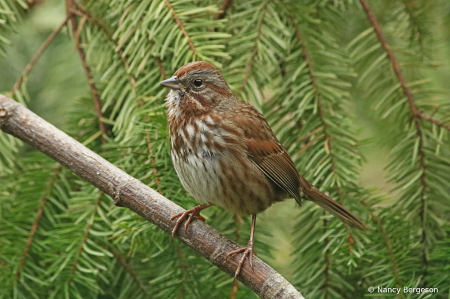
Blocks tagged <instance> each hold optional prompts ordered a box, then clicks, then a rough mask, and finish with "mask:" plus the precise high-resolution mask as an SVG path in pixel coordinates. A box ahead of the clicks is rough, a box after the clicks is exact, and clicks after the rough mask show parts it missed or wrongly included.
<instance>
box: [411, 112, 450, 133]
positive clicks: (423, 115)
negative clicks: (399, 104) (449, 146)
mask: <svg viewBox="0 0 450 299" xmlns="http://www.w3.org/2000/svg"><path fill="white" fill-rule="evenodd" d="M418 116H419V117H420V118H422V119H425V120H427V121H429V122H431V123H433V124H435V125H438V126H439V127H442V128H444V129H447V130H449V131H450V125H448V124H446V123H443V122H440V121H439V120H437V119H435V118H432V117H431V116H428V115H426V114H424V113H423V112H421V111H419V114H418Z"/></svg>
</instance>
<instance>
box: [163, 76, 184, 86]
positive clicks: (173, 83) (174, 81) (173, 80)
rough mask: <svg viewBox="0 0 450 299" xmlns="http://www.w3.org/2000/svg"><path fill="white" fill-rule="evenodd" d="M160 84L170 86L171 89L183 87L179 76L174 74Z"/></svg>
mask: <svg viewBox="0 0 450 299" xmlns="http://www.w3.org/2000/svg"><path fill="white" fill-rule="evenodd" d="M159 85H162V86H165V87H169V88H171V89H180V88H181V84H180V81H178V77H177V76H173V77H172V78H170V79H167V80H164V81H161V82H159Z"/></svg>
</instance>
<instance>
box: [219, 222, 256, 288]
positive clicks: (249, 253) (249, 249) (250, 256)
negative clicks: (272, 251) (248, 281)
mask: <svg viewBox="0 0 450 299" xmlns="http://www.w3.org/2000/svg"><path fill="white" fill-rule="evenodd" d="M255 224H256V215H253V216H252V228H251V230H250V240H248V244H247V247H245V248H239V249H236V250H233V251H231V252H229V253H228V254H227V256H226V257H225V259H228V258H229V257H230V256H231V255H234V254H236V253H241V252H243V253H244V254H243V255H242V258H241V260H240V261H239V264H238V267H237V269H236V272H235V273H234V279H236V277H237V276H238V274H239V273H240V272H241V269H242V266H243V265H244V262H245V258H246V257H247V256H248V259H249V262H250V267H253V253H254V254H255V255H256V252H255V251H254V250H253V235H254V234H255Z"/></svg>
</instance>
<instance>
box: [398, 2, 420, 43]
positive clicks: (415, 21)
mask: <svg viewBox="0 0 450 299" xmlns="http://www.w3.org/2000/svg"><path fill="white" fill-rule="evenodd" d="M401 2H402V4H403V6H404V7H405V11H406V13H407V15H408V17H409V20H410V22H411V25H412V26H413V28H416V30H417V33H418V37H419V40H418V42H419V46H420V49H421V51H422V52H425V49H424V48H425V47H424V44H425V42H424V32H423V30H422V28H421V27H420V24H419V20H418V19H417V16H415V15H414V11H413V7H414V6H416V5H417V3H414V2H411V1H405V0H402V1H401Z"/></svg>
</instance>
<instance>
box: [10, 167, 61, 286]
mask: <svg viewBox="0 0 450 299" xmlns="http://www.w3.org/2000/svg"><path fill="white" fill-rule="evenodd" d="M61 169H62V165H61V164H60V165H58V167H57V168H56V170H55V172H54V173H53V175H52V177H51V179H50V182H49V183H48V187H47V188H46V190H45V191H44V194H43V196H42V199H41V202H40V204H39V208H38V211H37V213H36V218H35V220H34V222H33V224H32V226H31V230H30V235H29V236H28V239H27V245H26V246H25V249H24V250H23V252H22V258H21V259H20V262H19V265H18V266H17V272H16V280H19V278H20V274H21V272H22V268H23V266H24V265H25V261H26V259H27V257H28V254H29V252H30V248H31V245H32V244H33V241H34V236H35V234H36V231H37V229H38V227H39V222H40V221H41V218H42V215H43V213H44V207H45V204H46V203H47V199H48V197H49V196H50V192H51V190H52V189H53V186H54V185H55V182H56V179H57V177H58V175H59V173H60V172H61Z"/></svg>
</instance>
